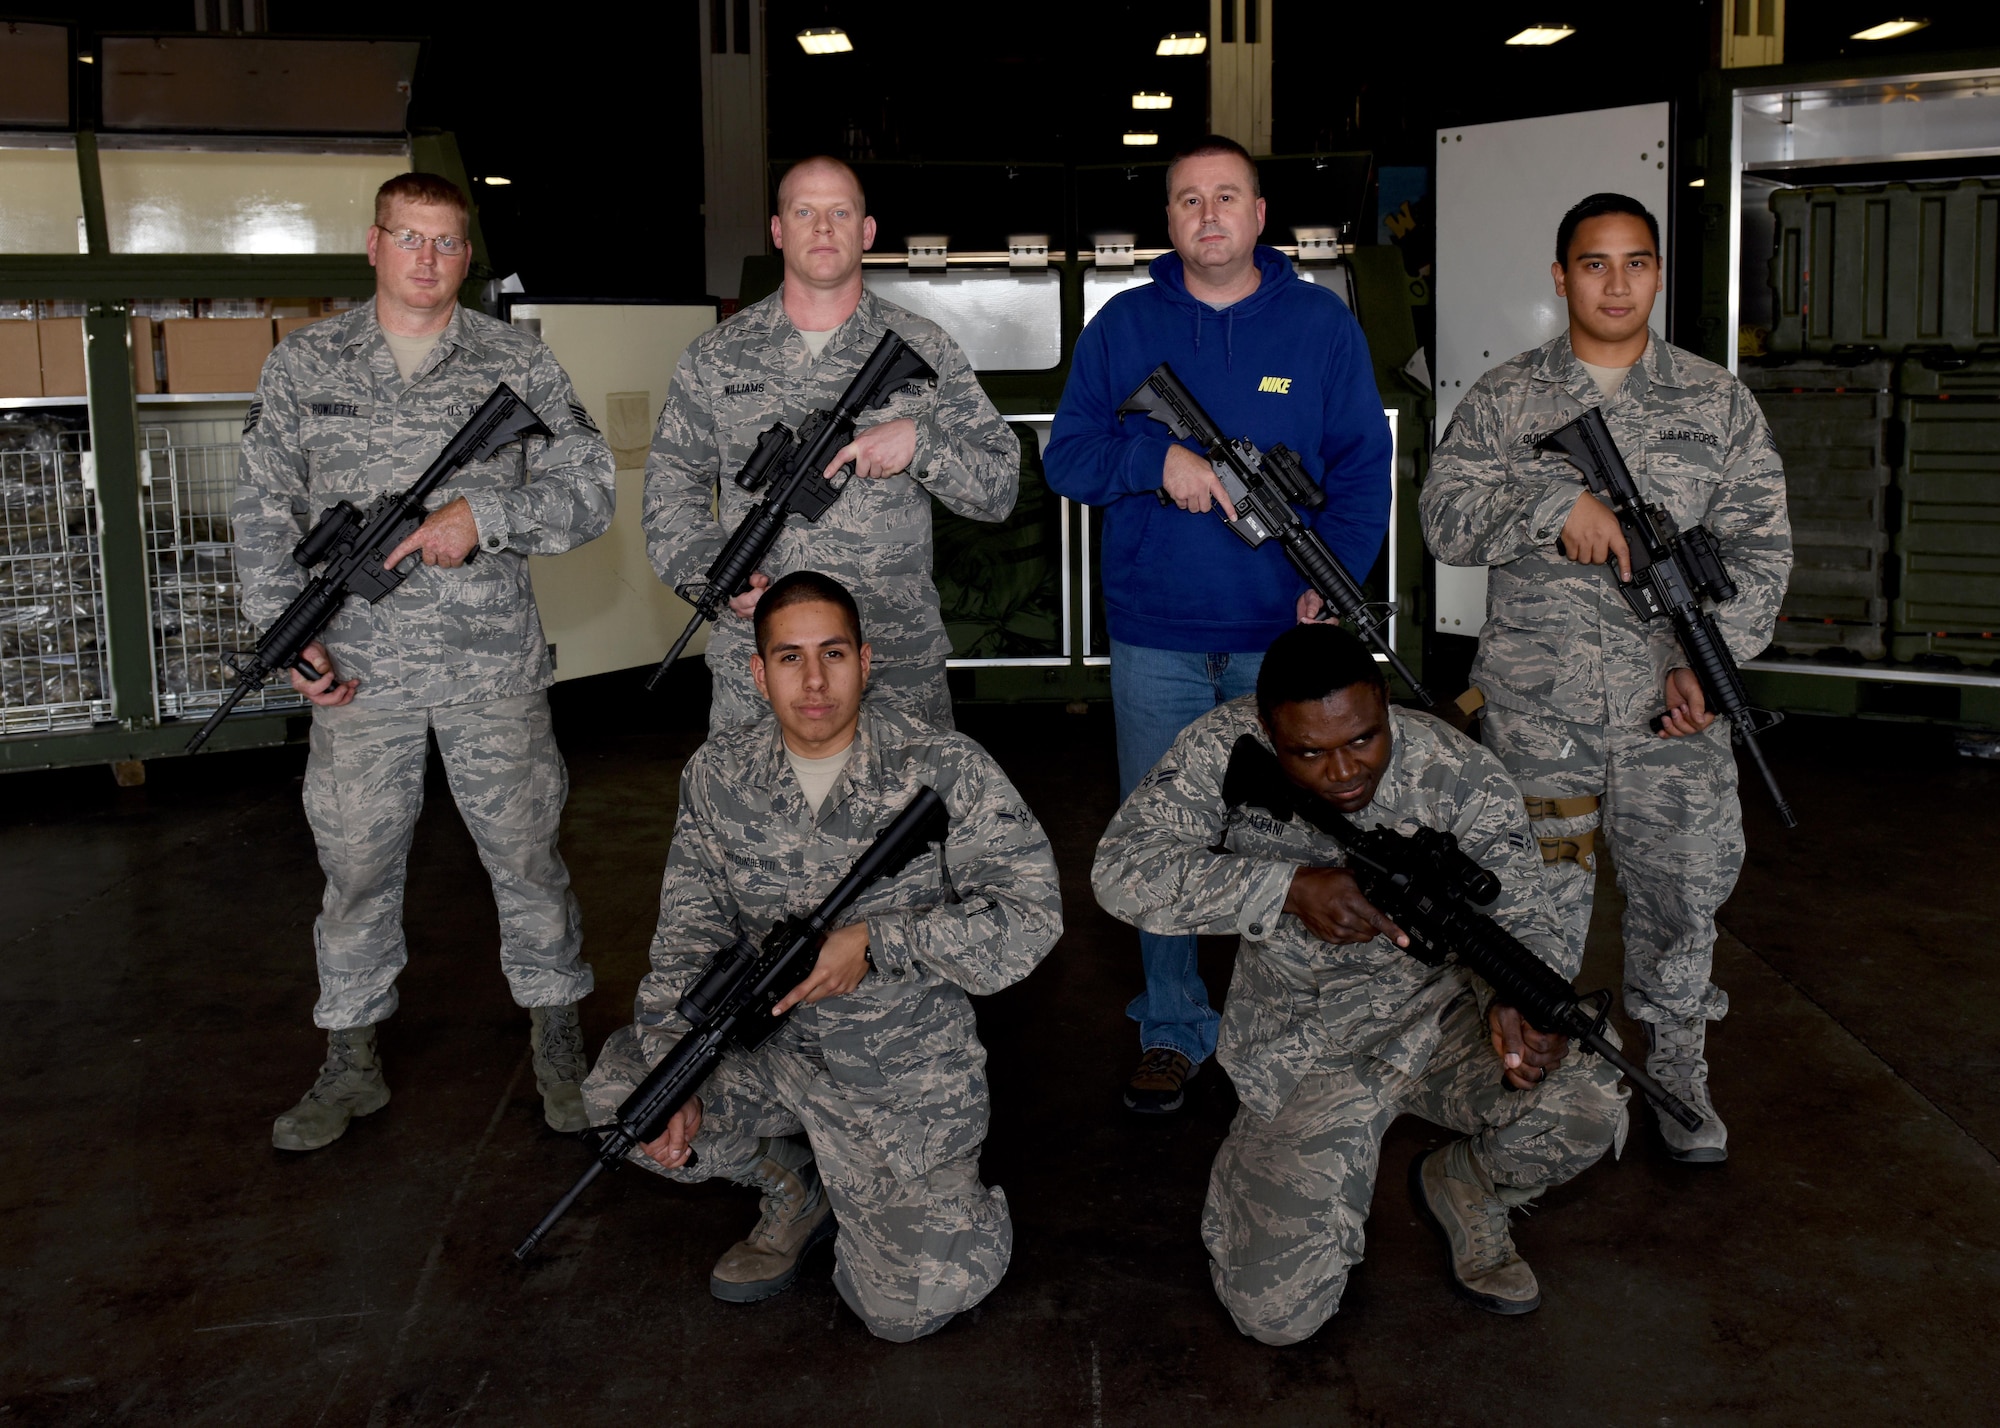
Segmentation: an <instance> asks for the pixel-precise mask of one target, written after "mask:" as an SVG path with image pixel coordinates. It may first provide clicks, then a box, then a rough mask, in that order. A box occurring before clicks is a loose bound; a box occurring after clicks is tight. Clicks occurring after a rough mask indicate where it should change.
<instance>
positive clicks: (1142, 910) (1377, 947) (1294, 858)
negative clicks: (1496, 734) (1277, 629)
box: [1090, 695, 1577, 1120]
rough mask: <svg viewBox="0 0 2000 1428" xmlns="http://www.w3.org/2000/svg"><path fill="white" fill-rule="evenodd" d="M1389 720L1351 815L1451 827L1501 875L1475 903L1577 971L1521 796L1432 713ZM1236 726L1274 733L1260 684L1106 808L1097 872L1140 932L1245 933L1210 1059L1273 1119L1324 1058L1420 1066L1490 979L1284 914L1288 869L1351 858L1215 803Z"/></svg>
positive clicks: (1311, 837) (1101, 885)
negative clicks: (1378, 768) (1457, 1009)
mask: <svg viewBox="0 0 2000 1428" xmlns="http://www.w3.org/2000/svg"><path fill="white" fill-rule="evenodd" d="M1389 727H1390V732H1391V736H1392V738H1393V740H1394V746H1393V749H1392V751H1391V753H1390V758H1389V767H1388V768H1387V769H1386V770H1385V771H1384V772H1383V775H1382V782H1381V784H1380V785H1379V786H1378V787H1377V788H1376V790H1375V797H1374V799H1373V801H1372V802H1370V803H1369V805H1368V807H1367V808H1365V809H1363V810H1362V811H1361V812H1360V813H1358V814H1355V815H1353V821H1354V822H1355V823H1356V824H1357V825H1358V826H1360V827H1362V828H1364V829H1365V828H1379V827H1383V826H1384V825H1387V826H1390V827H1393V828H1395V829H1397V830H1398V831H1399V832H1403V833H1408V832H1412V831H1414V830H1415V829H1416V828H1417V827H1418V826H1420V825H1421V826H1424V827H1430V828H1444V829H1449V830H1450V831H1451V832H1453V833H1455V834H1456V835H1457V836H1458V842H1459V846H1460V847H1461V848H1463V849H1464V850H1465V852H1466V853H1467V854H1468V855H1469V856H1470V857H1472V858H1473V859H1474V860H1475V861H1476V862H1478V863H1479V864H1480V865H1481V866H1483V867H1486V868H1489V869H1491V870H1492V871H1493V873H1494V874H1495V875H1496V876H1497V877H1498V878H1499V879H1500V896H1499V898H1498V900H1497V901H1496V902H1495V903H1494V904H1493V905H1492V906H1491V907H1488V908H1485V909H1482V910H1483V911H1485V912H1486V913H1488V914H1489V915H1490V916H1491V917H1492V918H1493V919H1494V920H1495V921H1496V922H1498V923H1499V924H1500V925H1501V926H1502V927H1504V928H1506V929H1507V930H1508V931H1509V932H1511V933H1513V934H1514V936H1516V937H1518V938H1520V939H1521V941H1523V942H1524V943H1526V944H1527V945H1528V946H1529V947H1531V948H1533V949H1534V951H1535V954H1536V955H1537V956H1539V957H1541V958H1542V960H1543V961H1545V962H1547V963H1548V964H1549V965H1550V966H1552V967H1555V968H1556V969H1557V970H1559V971H1561V972H1562V973H1563V974H1564V975H1565V976H1574V975H1575V974H1576V970H1577V969H1576V968H1575V967H1572V966H1568V965H1565V957H1564V952H1563V942H1562V938H1561V936H1560V935H1559V934H1558V932H1557V930H1556V924H1555V913H1554V910H1553V909H1552V908H1551V907H1550V905H1549V901H1548V895H1547V893H1545V892H1544V891H1543V889H1542V860H1541V857H1540V856H1539V854H1538V853H1537V852H1536V851H1535V844H1534V842H1533V840H1532V839H1530V838H1529V837H1528V819H1527V814H1526V812H1525V811H1524V810H1523V808H1522V806H1521V795H1520V792H1519V791H1518V790H1517V789H1516V788H1515V787H1514V783H1513V780H1511V779H1509V778H1508V777H1507V774H1506V771H1505V770H1504V769H1502V768H1501V767H1500V761H1499V760H1498V759H1497V758H1495V757H1494V756H1493V755H1492V754H1489V753H1488V752H1486V750H1484V749H1482V748H1480V747H1479V746H1478V745H1477V744H1474V743H1472V742H1471V741H1469V740H1467V739H1465V738H1463V737H1461V736H1460V735H1458V734H1456V733H1454V732H1453V731H1452V730H1450V729H1449V728H1447V727H1446V726H1445V725H1443V724H1441V723H1439V722H1438V721H1437V720H1435V719H1433V718H1431V717H1430V716H1429V715H1427V714H1417V713H1412V712H1411V711H1408V710H1404V709H1393V708H1392V709H1391V710H1390V711H1389ZM1244 734H1255V735H1256V736H1257V737H1258V739H1259V740H1261V741H1263V742H1264V743H1265V744H1266V745H1267V746H1268V745H1269V743H1270V741H1269V739H1268V738H1266V737H1265V734H1264V730H1263V727H1262V726H1261V725H1260V724H1259V723H1258V722H1257V701H1256V698H1255V696H1253V695H1244V696H1243V697H1242V698H1240V699H1232V700H1230V701H1229V702H1228V703H1227V704H1223V705H1220V706H1218V707H1217V708H1215V709H1213V710H1211V711H1210V712H1209V713H1207V714H1204V715H1202V717H1201V718H1199V719H1197V720H1195V722H1194V723H1192V724H1190V725H1188V727H1187V728H1186V729H1185V730H1183V731H1182V733H1181V735H1180V737H1179V738H1178V739H1176V740H1175V741H1174V745H1173V747H1172V748H1171V749H1169V750H1168V751H1167V755H1166V757H1165V758H1163V759H1161V760H1160V762H1159V763H1158V764H1156V765H1155V766H1154V767H1153V769H1152V771H1151V772H1150V773H1148V774H1147V775H1146V776H1145V777H1144V778H1143V779H1141V780H1140V781H1139V786H1138V787H1137V788H1136V789H1134V790H1133V791H1132V796H1131V797H1130V798H1128V799H1126V800H1125V805H1124V807H1122V808H1120V809H1119V810H1118V812H1117V814H1116V816H1114V817H1113V818H1112V820H1111V826H1110V828H1108V829H1107V830H1105V834H1104V838H1103V841H1102V842H1100V843H1099V844H1098V845H1097V861H1096V864H1095V866H1094V867H1092V869H1091V874H1090V882H1091V887H1092V888H1093V889H1095V891H1096V893H1097V900H1098V902H1099V903H1101V904H1102V905H1103V906H1104V908H1105V910H1106V911H1107V912H1109V913H1110V914H1111V915H1112V916H1113V917H1116V918H1118V919H1119V920H1120V921H1122V922H1129V923H1131V924H1133V925H1134V926H1136V927H1138V928H1140V929H1141V930H1142V931H1146V932H1157V933H1162V934H1165V935H1169V936H1171V935H1174V934H1177V933H1190V932H1193V933H1208V934H1213V935H1218V936H1225V935H1230V934H1236V935H1238V936H1240V937H1241V939H1242V940H1241V944H1240V946H1239V950H1238V951H1237V954H1236V971H1235V975H1234V976H1233V977H1232V978H1231V980H1230V983H1229V996H1228V999H1227V1000H1226V1001H1225V1002H1224V1003H1223V1008H1222V1031H1221V1036H1220V1039H1219V1042H1218V1045H1217V1049H1216V1056H1217V1059H1218V1060H1220V1061H1221V1062H1222V1064H1223V1065H1224V1066H1225V1067H1227V1068H1228V1071H1229V1078H1230V1080H1231V1081H1233V1082H1234V1083H1235V1085H1236V1093H1237V1095H1238V1096H1240V1097H1241V1098H1242V1100H1243V1104H1244V1105H1245V1106H1247V1107H1249V1108H1250V1110H1251V1111H1252V1112H1254V1113H1255V1114H1257V1115H1259V1116H1262V1117H1263V1118H1264V1119H1266V1120H1269V1119H1270V1118H1271V1117H1273V1116H1275V1115H1276V1114H1277V1113H1278V1110H1279V1108H1280V1107H1282V1106H1283V1105H1284V1103H1285V1100H1286V1098H1287V1097H1289V1096H1290V1095H1291V1093H1292V1091H1293V1089H1294V1088H1295V1087H1297V1085H1298V1084H1299V1082H1300V1080H1301V1079H1303V1078H1304V1077H1306V1076H1308V1075H1310V1074H1312V1072H1313V1071H1314V1070H1315V1068H1316V1067H1317V1066H1318V1065H1319V1064H1320V1063H1322V1062H1324V1061H1326V1060H1328V1059H1330V1058H1335V1057H1338V1058H1343V1059H1344V1058H1350V1057H1359V1056H1371V1057H1374V1058H1375V1059H1377V1060H1380V1061H1385V1062H1387V1063H1388V1064H1389V1065H1391V1066H1393V1067H1395V1068H1396V1069H1397V1070H1398V1071H1401V1072H1403V1073H1404V1074H1406V1075H1411V1076H1414V1075H1417V1074H1419V1073H1420V1072H1421V1071H1422V1070H1423V1067H1424V1065H1425V1064H1426V1062H1428V1060H1429V1059H1430V1056H1431V1054H1432V1052H1433V1051H1434V1050H1435V1049H1436V1047H1437V1044H1438V1039H1439V1034H1440V1033H1439V1018H1440V1015H1441V1013H1442V1012H1443V1011H1444V1009H1445V1008H1446V1007H1447V1006H1449V1005H1450V1004H1451V1002H1452V1001H1453V1000H1454V999H1455V998H1457V997H1459V996H1461V995H1462V994H1463V993H1464V992H1465V991H1466V989H1467V988H1468V987H1471V988H1474V989H1475V990H1476V991H1477V993H1478V996H1479V1000H1480V1003H1481V1005H1484V1004H1485V1003H1486V1002H1488V1001H1490V1000H1491V999H1492V991H1491V989H1489V988H1488V987H1487V986H1486V985H1485V983H1484V982H1482V981H1479V980H1478V979H1476V978H1475V977H1473V975H1472V974H1471V973H1469V972H1465V971H1461V970H1459V969H1458V968H1456V967H1454V966H1450V965H1446V966H1444V967H1431V966H1427V965H1425V964H1424V963H1423V962H1420V961H1418V960H1417V959H1416V958H1415V957H1412V956H1411V955H1410V954H1409V953H1407V952H1405V951H1403V950H1402V949H1400V948H1398V947H1397V946H1396V945H1395V944H1394V943H1393V942H1390V941H1389V940H1388V939H1387V938H1385V937H1377V938H1375V939H1374V940H1373V941H1371V942H1357V943H1348V944H1343V945H1340V946H1336V945H1334V944H1333V943H1330V942H1323V941H1321V940H1320V939H1319V938H1318V937H1316V936H1314V935H1313V934H1312V933H1311V932H1309V931H1307V930H1306V925H1305V924H1304V923H1303V922H1301V921H1300V920H1299V919H1298V918H1296V917H1294V916H1292V915H1291V914H1289V913H1286V912H1285V911H1284V910H1283V909H1284V905H1285V897H1286V894H1287V893H1288V892H1290V890H1291V885H1292V874H1293V873H1294V872H1295V871H1297V870H1298V869H1299V868H1301V867H1338V866H1341V865H1343V864H1344V863H1345V862H1346V855H1345V853H1344V852H1343V851H1342V849H1341V847H1340V845H1339V844H1338V843H1336V842H1335V841H1334V840H1333V839H1331V838H1329V837H1327V836H1326V835H1325V834H1324V833H1321V832H1319V831H1318V830H1317V829H1315V828H1311V827H1308V826H1307V825H1306V823H1305V821H1304V820H1303V819H1299V818H1294V819H1292V820H1291V821H1290V822H1288V823H1279V822H1278V821H1276V820H1275V819H1273V818H1271V817H1270V816H1268V815H1267V814H1265V813H1263V812H1262V811H1261V810H1255V809H1249V810H1243V809H1239V810H1236V811H1235V812H1234V813H1232V812H1231V811H1230V810H1229V809H1228V808H1227V807H1226V806H1225V805H1224V804H1223V801H1222V792H1221V790H1222V779H1223V774H1224V772H1225V771H1226V770H1227V769H1228V767H1229V754H1230V751H1231V750H1232V749H1234V748H1235V747H1236V741H1237V739H1238V738H1240V737H1241V736H1242V735H1244ZM1218 847H1220V848H1221V849H1222V850H1223V851H1221V852H1217V851H1216V849H1217V848H1218ZM1496 1074H1497V1073H1496Z"/></svg>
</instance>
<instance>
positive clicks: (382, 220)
mask: <svg viewBox="0 0 2000 1428" xmlns="http://www.w3.org/2000/svg"><path fill="white" fill-rule="evenodd" d="M398 200H401V201H402V202H404V203H422V204H430V205H433V206H435V207H437V208H455V209H457V210H458V211H459V214H460V215H461V216H462V217H464V218H467V219H470V218H471V216H472V205H471V204H469V203H467V202H466V201H465V190H463V189H461V188H460V187H459V186H458V185H457V184H455V183H453V182H452V181H451V180H450V179H448V178H444V177H442V176H440V175H438V174H397V175H396V176H395V177H394V178H392V179H390V180H389V181H388V182H387V183H385V184H383V185H382V186H381V187H380V188H378V189H376V190H375V222H376V224H377V225H378V226H384V227H386V226H387V224H388V222H389V210H390V209H391V208H393V207H394V206H395V205H396V203H397V201H398Z"/></svg>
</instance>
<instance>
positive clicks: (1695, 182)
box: [1688, 179, 1708, 188]
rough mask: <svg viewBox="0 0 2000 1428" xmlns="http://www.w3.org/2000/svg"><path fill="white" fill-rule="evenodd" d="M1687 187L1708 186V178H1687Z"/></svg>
mask: <svg viewBox="0 0 2000 1428" xmlns="http://www.w3.org/2000/svg"><path fill="white" fill-rule="evenodd" d="M1688 187H1689V188H1706V187H1708V180H1707V179H1689V180H1688Z"/></svg>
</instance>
